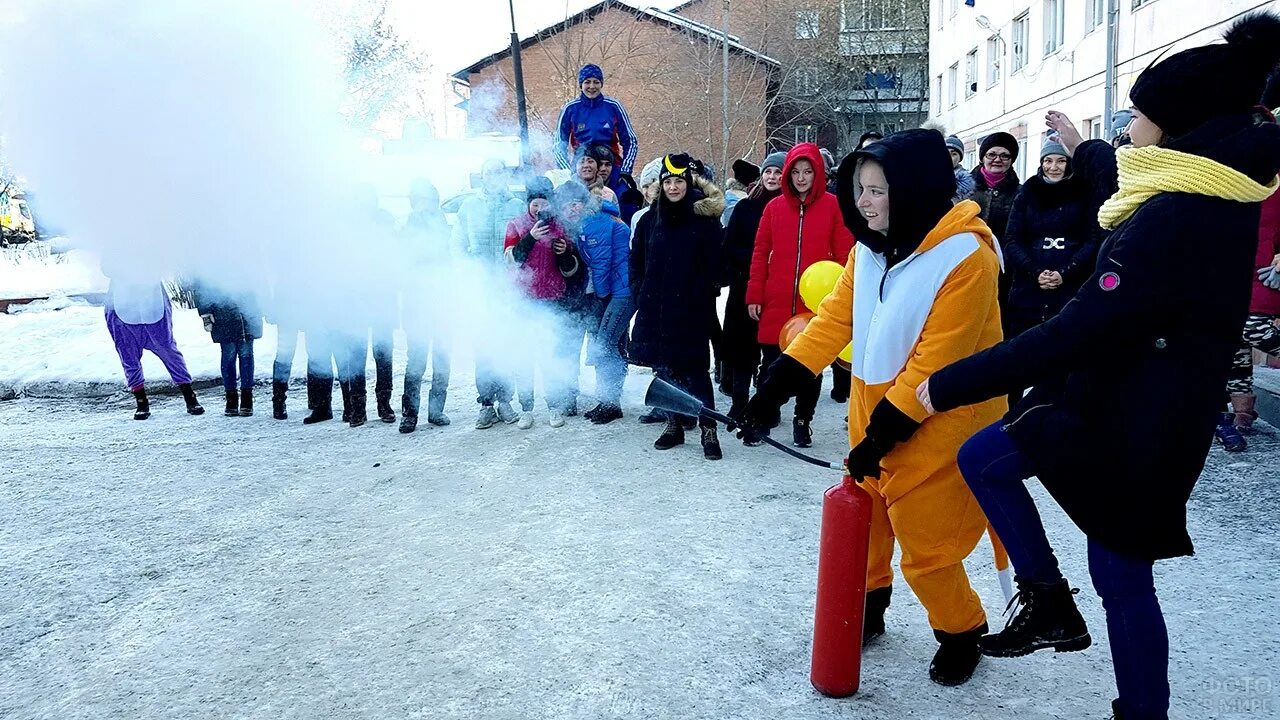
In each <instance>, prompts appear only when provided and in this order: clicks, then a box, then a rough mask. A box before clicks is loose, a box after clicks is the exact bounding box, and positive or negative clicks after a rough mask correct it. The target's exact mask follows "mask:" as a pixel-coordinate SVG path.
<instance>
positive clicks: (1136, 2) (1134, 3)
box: [1133, 0, 1155, 10]
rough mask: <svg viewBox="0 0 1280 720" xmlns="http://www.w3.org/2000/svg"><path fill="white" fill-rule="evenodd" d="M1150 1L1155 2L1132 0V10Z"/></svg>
mask: <svg viewBox="0 0 1280 720" xmlns="http://www.w3.org/2000/svg"><path fill="white" fill-rule="evenodd" d="M1152 2H1155V0H1133V9H1134V10H1137V9H1138V8H1140V7H1142V6H1143V5H1149V4H1151V3H1152Z"/></svg>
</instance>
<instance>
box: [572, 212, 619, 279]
mask: <svg viewBox="0 0 1280 720" xmlns="http://www.w3.org/2000/svg"><path fill="white" fill-rule="evenodd" d="M574 243H575V245H576V246H577V248H578V252H579V253H580V254H581V255H582V259H583V261H585V262H586V265H587V270H588V273H589V278H590V280H589V282H590V286H589V287H590V289H591V292H593V293H595V294H596V296H597V297H631V281H630V279H629V276H628V275H629V273H628V265H629V264H630V262H631V233H630V232H629V231H628V230H627V226H626V225H623V224H622V223H620V222H618V220H617V218H615V217H612V216H610V215H607V214H605V213H603V212H597V213H593V214H592V215H589V216H587V217H586V218H584V219H583V220H582V226H581V227H580V228H579V230H578V237H577V239H576V240H575V241H574Z"/></svg>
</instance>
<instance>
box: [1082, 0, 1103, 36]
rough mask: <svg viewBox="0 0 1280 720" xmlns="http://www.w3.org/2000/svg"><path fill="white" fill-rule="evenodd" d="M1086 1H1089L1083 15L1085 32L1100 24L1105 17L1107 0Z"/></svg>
mask: <svg viewBox="0 0 1280 720" xmlns="http://www.w3.org/2000/svg"><path fill="white" fill-rule="evenodd" d="M1086 1H1087V2H1088V3H1089V5H1088V7H1086V8H1085V15H1084V31H1085V32H1086V33H1087V32H1089V31H1091V30H1093V29H1094V28H1097V27H1098V26H1100V25H1102V22H1103V21H1104V20H1106V19H1107V0H1086Z"/></svg>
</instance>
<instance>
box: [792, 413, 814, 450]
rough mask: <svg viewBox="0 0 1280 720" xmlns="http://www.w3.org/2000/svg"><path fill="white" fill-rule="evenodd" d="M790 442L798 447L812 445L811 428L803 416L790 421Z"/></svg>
mask: <svg viewBox="0 0 1280 720" xmlns="http://www.w3.org/2000/svg"><path fill="white" fill-rule="evenodd" d="M791 444H792V445H795V446H796V447H798V448H807V447H813V428H811V427H809V421H808V420H805V419H804V418H796V419H794V420H792V421H791Z"/></svg>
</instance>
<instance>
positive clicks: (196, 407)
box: [178, 383, 204, 415]
mask: <svg viewBox="0 0 1280 720" xmlns="http://www.w3.org/2000/svg"><path fill="white" fill-rule="evenodd" d="M178 390H179V391H181V392H182V400H183V401H184V402H185V403H186V404H187V414H188V415H203V414H204V408H202V407H200V400H199V399H198V398H196V391H195V390H192V389H191V383H182V384H181V385H179V386H178Z"/></svg>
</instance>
